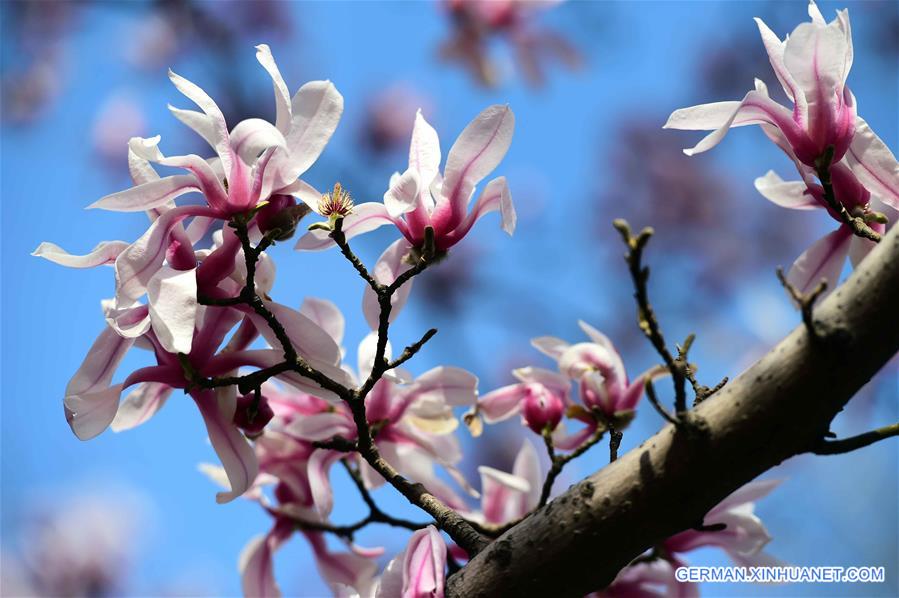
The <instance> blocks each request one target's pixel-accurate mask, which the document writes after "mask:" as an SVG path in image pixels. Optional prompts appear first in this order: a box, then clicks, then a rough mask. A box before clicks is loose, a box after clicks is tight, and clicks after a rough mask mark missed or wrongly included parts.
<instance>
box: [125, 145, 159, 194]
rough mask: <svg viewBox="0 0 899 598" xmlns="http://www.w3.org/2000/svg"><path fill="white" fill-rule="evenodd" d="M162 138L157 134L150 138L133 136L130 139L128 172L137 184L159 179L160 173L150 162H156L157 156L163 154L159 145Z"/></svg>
mask: <svg viewBox="0 0 899 598" xmlns="http://www.w3.org/2000/svg"><path fill="white" fill-rule="evenodd" d="M161 139H162V138H161V137H160V136H159V135H157V136H156V137H150V138H144V137H132V138H131V139H129V140H128V172H129V174H131V180H132V182H134V184H135V185H142V184H143V183H149V182H150V181H157V180H159V173H157V172H156V170H155V169H154V168H153V167H152V166H150V162H151V161H154V162H155V161H156V158H157V156H159V157H161V156H162V154H161V153H160V151H159V148H158V147H157V146H158V145H159V142H160V140H161Z"/></svg>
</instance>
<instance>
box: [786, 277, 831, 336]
mask: <svg viewBox="0 0 899 598" xmlns="http://www.w3.org/2000/svg"><path fill="white" fill-rule="evenodd" d="M777 279H778V280H779V281H780V284H781V285H782V286H783V288H784V289H785V290H786V291H787V294H789V295H790V299H792V300H793V303H795V304H796V307H798V308H799V310H800V311H801V312H802V323H803V324H805V328H806V330H808V333H809V335H810V336H811V337H812V338H818V336H819V335H818V331H817V330H816V329H815V320H814V318H813V315H814V314H813V313H812V311H813V309H814V307H815V301H817V300H818V298H819V297H820V296H821V294H822V293H823V292H824V291H826V290H827V280H826V279H822V280H821V282H819V283H818V286H816V287H815V288H814V289H812V290H811V291H810V292H809V293H802V292H800V291H799V289H797V288H796V287H794V286H793V285H792V284H790V282H789V281H788V280H787V277H786V276H784V270H783V268H778V269H777Z"/></svg>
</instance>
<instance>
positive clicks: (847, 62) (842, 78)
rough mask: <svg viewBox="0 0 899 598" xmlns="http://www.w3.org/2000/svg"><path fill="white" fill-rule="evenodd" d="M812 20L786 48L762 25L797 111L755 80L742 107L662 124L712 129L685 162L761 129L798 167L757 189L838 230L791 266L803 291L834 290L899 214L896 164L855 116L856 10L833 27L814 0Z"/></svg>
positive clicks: (719, 107) (725, 106) (694, 112)
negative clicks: (824, 217)
mask: <svg viewBox="0 0 899 598" xmlns="http://www.w3.org/2000/svg"><path fill="white" fill-rule="evenodd" d="M808 13H809V16H810V17H811V22H807V23H802V24H800V25H799V26H798V27H796V28H795V29H794V30H793V32H792V34H790V35H789V36H787V38H786V39H785V40H783V41H781V40H780V38H779V37H777V35H776V34H775V33H774V32H773V31H771V29H769V28H768V26H767V25H765V23H764V22H763V21H762V20H761V19H756V24H757V25H758V28H759V32H760V33H761V37H762V43H763V45H764V46H765V50H767V52H768V58H769V59H770V62H771V66H772V68H773V69H774V73H775V75H776V77H777V80H778V82H779V83H780V84H781V86H782V87H783V91H784V93H785V94H786V96H787V97H788V98H789V100H790V101H791V102H792V103H793V107H792V109H790V108H788V107H786V106H782V105H781V104H778V103H777V102H776V101H774V100H773V99H772V98H771V97H770V96H769V95H768V88H767V86H766V85H765V83H763V82H762V81H761V80H759V79H756V81H755V89H754V90H752V91H750V92H748V93H747V94H746V96H745V97H744V98H743V99H742V100H741V101H733V102H716V103H712V104H702V105H700V106H693V107H691V108H682V109H680V110H676V111H675V112H674V113H672V114H671V116H670V117H669V119H668V122H667V123H666V124H665V127H666V128H671V129H686V130H706V131H712V132H711V133H709V134H708V135H707V136H706V137H705V138H703V139H702V140H701V141H700V142H699V143H698V144H697V145H696V146H694V147H693V148H691V149H687V150H684V152H685V153H686V154H687V155H694V154H697V153H701V152H704V151H707V150H709V149H712V148H713V147H715V146H716V145H718V143H720V142H721V140H722V139H724V136H725V135H726V134H727V131H728V130H729V129H730V128H732V127H740V126H745V125H754V124H757V125H759V126H760V127H761V128H762V131H763V132H764V133H765V135H766V136H767V137H768V138H769V139H770V140H771V141H772V142H774V143H775V144H776V145H777V146H778V147H779V148H780V149H781V150H783V151H784V153H785V154H786V155H787V156H788V157H789V158H790V160H791V161H792V162H793V163H794V164H795V166H796V170H797V172H798V174H799V177H800V179H801V180H800V181H789V182H787V181H784V180H782V179H781V178H780V177H779V176H778V175H776V174H775V173H774V172H771V171H769V172H768V173H767V174H766V175H765V176H763V177H760V178H758V179H756V181H755V186H756V189H757V190H758V191H759V193H761V194H762V195H763V196H764V197H765V198H766V199H768V200H770V201H772V202H774V203H775V204H777V205H779V206H782V207H785V208H789V209H795V210H812V209H820V208H823V209H825V210H826V211H827V212H828V213H829V214H830V216H831V217H833V218H834V219H835V220H837V222H839V223H840V224H839V227H838V228H837V230H835V231H833V232H831V233H829V234H827V235H826V236H825V237H823V238H822V239H820V240H819V241H817V242H816V243H815V244H814V245H812V246H811V247H810V248H809V249H808V250H806V251H805V252H804V253H803V254H802V255H801V256H799V258H797V259H796V261H795V262H794V263H793V267H792V268H791V269H790V271H789V273H788V275H787V280H788V281H789V282H790V284H791V285H793V286H794V287H795V288H796V289H797V290H798V291H800V292H802V293H807V292H809V291H810V290H811V289H812V288H814V287H815V286H816V285H817V284H818V283H819V282H820V281H821V279H822V278H824V279H826V280H827V281H828V282H829V283H830V285H831V288H833V287H834V286H836V282H837V280H838V279H839V277H840V273H841V271H842V269H843V264H844V263H845V261H846V256H847V255H848V256H849V258H850V260H851V262H852V264H853V266H854V265H857V264H858V263H859V262H860V261H861V260H862V259H863V258H864V257H865V256H866V255H867V254H868V252H869V251H870V250H871V248H872V247H873V245H874V241H875V240H876V239H877V238H879V235H880V234H882V233H883V231H884V229H885V228H886V226H887V225H888V224H892V223H894V222H895V221H896V217H897V215H899V214H897V210H899V163H897V162H896V158H895V157H894V156H893V154H892V153H891V152H890V150H889V148H887V146H886V144H884V143H883V141H881V139H880V138H879V137H878V136H877V135H876V134H875V133H874V131H872V130H871V127H870V126H868V124H867V123H866V122H865V120H864V119H863V118H861V117H860V116H858V113H857V112H858V111H857V105H856V100H855V96H854V95H853V94H852V92H851V91H850V90H849V87H848V86H847V84H846V80H847V77H848V75H849V70H850V68H851V67H852V61H853V48H852V32H851V27H850V23H849V12H848V10H842V11H838V12H837V18H836V19H834V20H833V21H831V22H830V23H827V22H826V21H825V20H824V17H823V16H822V14H821V12H820V10H818V7H817V5H816V4H815V2H814V0H811V1H810V2H809V5H808Z"/></svg>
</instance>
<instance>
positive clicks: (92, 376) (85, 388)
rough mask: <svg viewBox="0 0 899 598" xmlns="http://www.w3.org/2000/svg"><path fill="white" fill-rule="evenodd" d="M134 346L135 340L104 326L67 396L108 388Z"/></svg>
mask: <svg viewBox="0 0 899 598" xmlns="http://www.w3.org/2000/svg"><path fill="white" fill-rule="evenodd" d="M133 344H134V340H133V339H129V338H124V337H121V336H119V335H118V334H116V333H115V331H114V330H113V329H112V328H109V327H108V326H104V327H103V332H101V333H100V335H99V336H98V337H97V340H95V341H94V344H93V345H91V348H90V349H89V350H88V352H87V356H86V357H85V358H84V361H83V362H82V363H81V367H79V368H78V371H77V372H75V375H74V376H73V377H72V379H71V380H69V384H68V386H66V396H67V397H68V396H73V395H81V394H85V393H92V392H96V391H98V390H102V389H104V388H108V387H109V383H110V382H111V381H112V377H113V375H114V374H115V370H116V368H117V367H118V365H119V362H121V361H122V358H123V357H124V356H125V353H127V352H128V349H130V348H131V345H133ZM113 415H115V414H113ZM111 419H112V418H110V420H111Z"/></svg>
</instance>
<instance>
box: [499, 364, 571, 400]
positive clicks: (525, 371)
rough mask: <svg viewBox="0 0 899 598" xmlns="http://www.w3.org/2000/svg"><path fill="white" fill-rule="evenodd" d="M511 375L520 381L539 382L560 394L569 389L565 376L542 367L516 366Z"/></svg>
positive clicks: (563, 394)
mask: <svg viewBox="0 0 899 598" xmlns="http://www.w3.org/2000/svg"><path fill="white" fill-rule="evenodd" d="M512 375H513V376H515V377H516V378H517V379H518V380H521V381H522V382H530V383H537V384H541V385H543V386H545V387H546V388H548V389H549V390H550V391H552V392H554V393H555V394H557V395H561V396H565V395H567V394H568V391H569V390H570V389H571V381H570V380H569V379H568V377H567V376H564V375H562V374H560V373H559V372H553V371H551V370H547V369H544V368H535V367H531V366H528V367H523V368H517V369H515V370H513V371H512Z"/></svg>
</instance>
